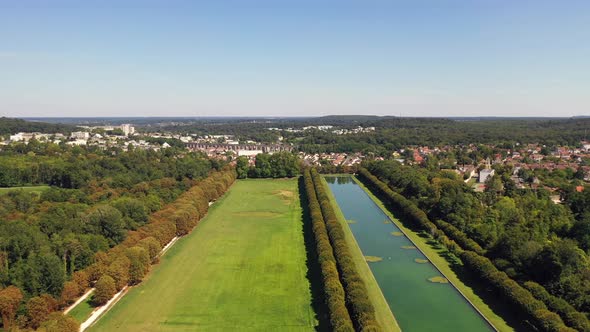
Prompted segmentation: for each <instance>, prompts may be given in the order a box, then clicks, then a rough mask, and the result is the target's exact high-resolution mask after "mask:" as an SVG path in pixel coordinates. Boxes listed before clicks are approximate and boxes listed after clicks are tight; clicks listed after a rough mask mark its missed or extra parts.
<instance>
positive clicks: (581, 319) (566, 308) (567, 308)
mask: <svg viewBox="0 0 590 332" xmlns="http://www.w3.org/2000/svg"><path fill="white" fill-rule="evenodd" d="M524 287H525V288H526V289H528V290H529V291H530V292H531V294H533V296H534V297H535V298H536V299H537V300H539V301H542V302H543V303H545V305H546V306H547V308H549V309H550V310H552V311H554V312H556V313H557V314H558V315H559V316H560V317H561V318H562V319H563V321H564V322H565V323H566V324H567V325H568V326H570V327H573V328H574V329H576V330H578V331H585V332H588V331H590V322H589V321H588V318H587V317H586V316H585V315H584V314H583V313H581V312H578V311H577V310H576V309H575V308H574V307H573V306H572V305H571V304H569V303H567V301H565V300H564V299H561V298H559V297H557V296H553V295H551V294H549V292H547V290H546V289H545V287H543V286H541V285H539V284H538V283H536V282H534V281H527V282H525V283H524Z"/></svg>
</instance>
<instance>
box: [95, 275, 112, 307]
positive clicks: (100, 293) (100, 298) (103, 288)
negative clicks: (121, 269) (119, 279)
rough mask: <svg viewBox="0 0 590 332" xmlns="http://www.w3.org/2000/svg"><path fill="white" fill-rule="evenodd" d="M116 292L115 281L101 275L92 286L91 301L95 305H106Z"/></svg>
mask: <svg viewBox="0 0 590 332" xmlns="http://www.w3.org/2000/svg"><path fill="white" fill-rule="evenodd" d="M116 292H117V289H116V287H115V280H114V279H113V278H112V277H111V276H109V275H103V276H102V277H100V279H98V281H97V282H96V285H94V297H93V301H94V303H95V304H96V305H103V304H105V303H107V302H108V301H109V300H110V299H111V298H112V297H113V296H114V295H115V294H116Z"/></svg>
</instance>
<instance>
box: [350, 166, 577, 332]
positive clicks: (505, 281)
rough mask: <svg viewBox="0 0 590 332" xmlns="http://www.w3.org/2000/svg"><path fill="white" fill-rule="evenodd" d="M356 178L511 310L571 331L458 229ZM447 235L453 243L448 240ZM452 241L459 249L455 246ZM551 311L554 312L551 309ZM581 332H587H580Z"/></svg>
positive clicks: (569, 317) (372, 179)
mask: <svg viewBox="0 0 590 332" xmlns="http://www.w3.org/2000/svg"><path fill="white" fill-rule="evenodd" d="M359 175H360V178H361V179H362V180H363V181H364V182H365V183H366V184H367V185H368V186H369V187H370V188H372V189H377V191H378V193H379V194H380V195H379V196H380V197H384V198H385V201H386V203H387V204H388V205H389V206H390V207H392V208H393V209H394V210H395V211H396V212H397V213H399V214H401V215H402V216H403V217H404V218H406V220H409V221H410V222H412V223H414V224H415V225H416V226H418V227H419V228H421V229H423V230H426V231H428V232H430V234H432V235H434V236H435V238H437V240H439V241H440V242H441V243H442V244H443V245H445V246H446V247H447V248H449V249H450V251H452V252H454V253H455V254H457V255H458V256H459V257H460V258H461V260H462V261H463V262H464V264H465V266H466V267H468V268H469V270H471V271H472V272H475V274H476V275H477V276H478V277H479V278H480V279H481V280H482V282H485V283H486V284H489V285H491V286H493V287H494V289H495V290H496V291H498V292H499V293H500V294H501V295H502V296H503V298H504V299H505V300H506V301H507V302H508V303H511V304H512V305H513V306H514V308H515V310H518V311H520V312H523V313H525V314H526V315H527V317H528V318H529V319H530V320H531V322H532V323H533V324H534V325H536V326H537V327H538V328H540V329H542V330H544V331H566V330H571V329H569V328H567V327H566V326H565V325H564V323H563V321H562V319H561V317H560V316H559V315H557V314H555V313H554V312H551V311H548V310H547V306H546V305H545V303H543V302H542V301H539V300H538V299H536V298H535V297H533V295H532V294H531V293H530V292H529V291H527V290H526V289H525V288H523V287H522V286H520V285H519V284H518V283H517V282H516V281H514V280H513V279H511V278H510V277H508V275H506V273H504V272H501V271H499V270H498V269H497V268H496V267H495V266H494V264H493V263H492V262H491V261H490V260H489V259H488V258H486V257H484V256H483V254H484V253H485V251H484V250H483V249H482V248H481V247H480V246H479V245H478V244H477V243H475V242H474V241H473V240H471V239H469V238H468V237H467V236H466V235H465V234H464V233H463V232H461V231H460V230H459V229H457V228H456V227H454V226H452V225H450V224H448V223H445V222H444V221H442V220H437V224H436V225H435V224H434V223H432V222H430V220H429V219H428V217H427V216H426V214H425V213H424V212H423V211H422V210H421V209H420V208H418V207H417V206H416V205H415V204H414V203H413V202H412V201H410V200H408V199H406V198H405V197H403V196H402V195H400V194H398V193H396V192H394V191H392V190H391V189H390V188H389V186H387V184H385V183H384V182H382V181H380V180H379V178H377V177H376V176H374V175H372V174H371V173H370V172H369V171H367V170H366V169H364V168H361V169H360V170H359ZM437 225H441V226H442V227H441V228H442V229H443V230H440V229H438V227H437ZM447 235H448V236H450V237H451V238H452V239H449V238H448V237H447ZM455 241H457V242H459V243H460V244H461V245H457V243H456V242H455ZM462 246H463V247H462ZM537 286H538V287H541V288H542V289H543V290H544V288H543V287H542V286H540V285H538V284H537ZM544 299H547V297H545V298H543V299H542V300H544ZM550 309H553V308H552V307H551V306H550ZM571 309H573V308H571ZM574 311H575V309H574ZM557 312H558V313H560V314H561V313H564V315H563V316H564V320H565V321H566V322H567V324H568V325H569V326H571V327H574V328H576V329H578V330H580V327H584V326H586V324H587V323H588V321H587V319H586V317H585V316H584V315H583V314H581V313H579V312H575V313H572V312H571V311H567V312H566V311H563V310H562V311H557ZM580 331H588V330H587V329H581V330H580Z"/></svg>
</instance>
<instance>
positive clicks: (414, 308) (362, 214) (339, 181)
mask: <svg viewBox="0 0 590 332" xmlns="http://www.w3.org/2000/svg"><path fill="white" fill-rule="evenodd" d="M326 180H327V181H328V185H329V187H330V189H331V190H332V193H333V194H334V197H335V198H336V201H337V202H338V205H340V209H341V210H342V213H343V214H344V217H345V218H346V219H347V220H352V221H353V222H351V223H349V227H350V229H351V230H352V233H353V234H354V237H355V238H356V241H357V243H358V244H359V247H360V248H361V250H362V252H363V255H365V256H377V257H382V258H383V260H382V261H380V262H374V263H369V267H370V268H371V271H373V275H374V276H375V279H376V280H377V283H378V284H379V287H380V288H381V291H382V292H383V295H384V296H385V299H386V300H387V303H388V304H389V307H390V309H391V310H392V311H393V314H394V315H395V318H396V319H397V321H398V323H399V324H400V327H401V329H402V330H403V331H404V332H405V331H410V332H412V331H419V332H425V331H443V332H444V331H453V332H456V331H469V332H476V331H493V329H492V328H491V327H490V326H489V325H488V323H487V322H486V321H485V320H484V319H483V318H482V317H481V316H480V315H479V314H478V313H477V311H476V310H475V309H474V308H473V307H472V306H471V304H469V302H467V301H466V300H465V298H464V297H463V296H462V295H461V294H460V293H459V292H458V291H457V290H456V289H455V288H454V287H453V286H452V285H451V284H448V283H447V284H441V283H433V282H431V281H429V280H428V279H429V278H432V277H442V274H441V273H440V272H439V271H438V270H437V269H436V268H435V267H434V266H433V265H432V264H430V263H417V262H416V259H418V260H426V257H425V256H424V255H423V254H422V253H421V252H420V251H419V250H417V249H404V247H406V248H409V247H412V246H413V245H412V242H410V240H408V239H407V238H406V237H405V236H403V235H401V236H399V235H400V234H399V233H401V231H400V229H399V228H398V227H397V226H396V225H395V224H393V223H392V222H391V221H390V219H389V217H388V216H387V215H386V214H385V213H384V212H383V211H382V210H381V208H379V206H377V205H376V204H375V202H373V201H372V200H371V198H370V197H369V196H368V195H367V193H366V192H365V191H364V190H363V189H362V188H361V187H360V186H359V185H358V184H356V183H355V182H354V181H352V179H351V178H350V177H326ZM386 221H387V222H386Z"/></svg>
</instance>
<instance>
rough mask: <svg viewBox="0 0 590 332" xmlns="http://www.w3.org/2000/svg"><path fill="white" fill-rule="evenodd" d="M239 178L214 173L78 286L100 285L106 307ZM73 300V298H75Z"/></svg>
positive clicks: (104, 259) (98, 262) (105, 258)
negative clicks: (163, 248) (109, 301)
mask: <svg viewBox="0 0 590 332" xmlns="http://www.w3.org/2000/svg"><path fill="white" fill-rule="evenodd" d="M235 178H236V174H235V171H234V170H233V169H226V170H224V171H221V172H213V173H212V174H211V175H210V176H209V177H208V178H206V179H204V180H203V181H200V182H199V183H198V184H197V185H195V186H194V187H193V188H191V189H190V190H188V191H187V192H186V193H184V194H182V195H181V196H180V197H179V198H178V199H177V200H176V201H174V202H173V203H171V204H168V205H167V206H165V207H164V208H163V209H161V210H160V211H158V212H156V213H154V214H153V215H152V216H151V220H150V223H149V224H147V225H145V226H144V227H141V228H139V229H137V230H135V231H131V232H129V234H128V235H127V238H126V239H125V241H123V242H122V243H121V244H120V245H117V246H115V247H113V248H112V249H110V250H109V251H108V252H107V253H105V254H101V255H100V256H99V257H97V260H96V262H95V263H94V264H92V265H91V266H89V267H88V268H87V269H85V271H80V272H81V273H86V275H87V277H88V278H87V280H86V281H85V280H82V282H83V283H82V284H79V285H78V286H79V287H80V288H81V289H85V288H87V287H88V286H89V285H90V284H92V283H94V282H96V285H95V288H96V291H95V292H96V294H95V300H96V304H97V305H100V304H104V303H106V301H108V300H109V299H110V298H111V297H112V296H113V295H114V294H115V292H116V291H118V290H121V289H122V288H123V287H125V286H126V285H135V284H138V283H140V282H141V280H142V279H143V277H144V276H145V274H146V273H147V272H148V270H149V266H150V264H153V263H155V262H157V259H158V255H159V253H160V250H161V248H162V247H163V246H165V245H166V244H168V243H169V242H170V241H172V240H173V239H174V237H176V236H183V235H186V234H188V233H189V232H190V231H191V230H192V229H193V228H194V227H195V226H196V225H197V223H198V222H199V220H201V219H202V218H203V217H204V216H205V215H206V213H207V211H208V208H209V202H212V201H215V200H216V199H217V198H219V197H220V196H221V195H223V193H225V191H226V190H227V189H228V188H229V186H231V184H232V183H233V182H234V180H235ZM72 300H73V299H72Z"/></svg>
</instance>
